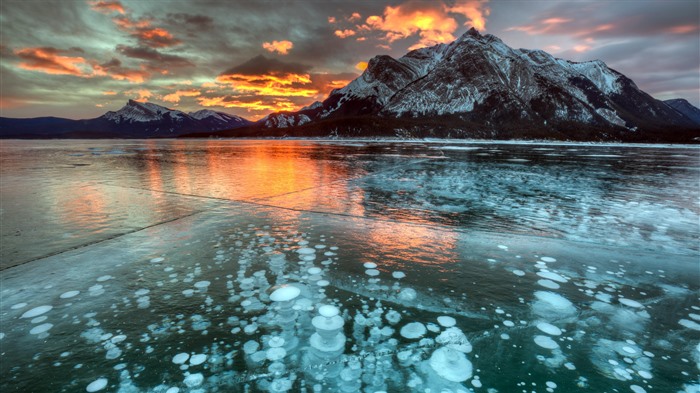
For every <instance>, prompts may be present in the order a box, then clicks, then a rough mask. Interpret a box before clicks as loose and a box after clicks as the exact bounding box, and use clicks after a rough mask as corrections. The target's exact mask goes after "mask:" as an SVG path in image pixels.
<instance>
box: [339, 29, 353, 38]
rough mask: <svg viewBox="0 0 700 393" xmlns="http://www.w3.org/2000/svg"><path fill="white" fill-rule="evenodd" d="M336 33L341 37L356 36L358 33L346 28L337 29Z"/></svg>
mask: <svg viewBox="0 0 700 393" xmlns="http://www.w3.org/2000/svg"><path fill="white" fill-rule="evenodd" d="M334 34H335V35H336V36H337V37H340V38H348V37H351V36H354V35H355V34H357V33H355V32H354V31H352V30H350V29H345V30H336V31H335V33H334Z"/></svg>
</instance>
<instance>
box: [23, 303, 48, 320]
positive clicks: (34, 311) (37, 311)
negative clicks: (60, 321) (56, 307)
mask: <svg viewBox="0 0 700 393" xmlns="http://www.w3.org/2000/svg"><path fill="white" fill-rule="evenodd" d="M51 309H53V306H39V307H34V308H32V309H31V310H29V311H27V312H25V313H24V314H22V317H21V318H34V317H37V316H39V315H41V314H45V313H47V312H49V311H51Z"/></svg>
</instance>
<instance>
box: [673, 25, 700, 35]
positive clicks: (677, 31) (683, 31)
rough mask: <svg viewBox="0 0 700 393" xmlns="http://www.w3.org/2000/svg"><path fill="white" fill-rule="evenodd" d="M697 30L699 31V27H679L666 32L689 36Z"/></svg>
mask: <svg viewBox="0 0 700 393" xmlns="http://www.w3.org/2000/svg"><path fill="white" fill-rule="evenodd" d="M698 30H700V26H698V25H681V26H673V27H671V28H669V29H668V32H669V33H672V34H689V33H694V32H696V31H698Z"/></svg>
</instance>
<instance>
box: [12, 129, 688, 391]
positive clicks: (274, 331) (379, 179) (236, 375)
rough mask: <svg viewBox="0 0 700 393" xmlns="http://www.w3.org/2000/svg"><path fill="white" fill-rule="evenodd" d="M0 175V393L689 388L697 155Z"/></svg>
mask: <svg viewBox="0 0 700 393" xmlns="http://www.w3.org/2000/svg"><path fill="white" fill-rule="evenodd" d="M0 170H1V175H2V177H1V182H0V205H1V206H0V220H1V225H0V231H1V235H2V247H0V268H1V269H2V274H1V277H0V284H1V285H0V294H1V302H0V316H1V318H2V319H1V320H0V321H1V322H0V391H2V392H84V391H100V392H121V393H137V392H157V393H176V392H182V393H184V392H193V393H202V392H247V391H251V392H257V391H271V392H284V391H293V392H308V393H311V392H316V391H319V392H356V391H363V392H378V391H387V392H425V391H426V389H430V390H429V391H430V392H448V391H452V392H460V391H462V392H472V391H473V392H488V393H493V392H575V391H586V392H633V393H640V392H698V389H700V292H699V291H700V204H699V196H700V149H699V148H697V147H688V146H661V145H658V146H654V145H649V146H638V145H635V146H620V145H589V144H556V145H552V144H534V143H499V142H490V143H489V142H478V143H477V142H444V141H443V142H439V141H431V142H372V143H370V142H362V141H354V142H340V141H220V140H147V141H94V140H92V141H2V142H1V144H0ZM324 305H325V306H330V307H323V306H324Z"/></svg>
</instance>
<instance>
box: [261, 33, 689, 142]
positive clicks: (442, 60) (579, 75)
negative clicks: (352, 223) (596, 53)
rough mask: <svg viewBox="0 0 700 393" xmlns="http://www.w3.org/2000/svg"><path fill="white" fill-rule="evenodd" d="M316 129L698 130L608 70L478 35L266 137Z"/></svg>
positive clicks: (281, 118) (372, 73)
mask: <svg viewBox="0 0 700 393" xmlns="http://www.w3.org/2000/svg"><path fill="white" fill-rule="evenodd" d="M350 119H353V121H350ZM314 124H316V125H317V126H320V125H323V127H326V129H327V130H328V132H335V133H340V134H350V135H352V134H357V135H368V134H371V133H372V132H382V133H385V134H386V133H387V130H386V129H384V130H377V129H376V128H377V127H388V128H389V129H390V130H389V131H390V132H389V134H396V135H397V136H452V137H495V138H499V137H505V138H518V137H524V138H528V137H542V138H553V139H586V140H606V139H610V140H620V139H622V140H625V139H630V140H636V139H645V138H646V137H649V136H650V135H652V134H653V135H657V134H659V133H664V132H675V131H674V130H678V132H683V133H684V135H685V134H686V133H688V132H689V133H690V134H693V132H694V131H693V130H696V131H697V128H698V126H697V124H696V123H695V122H694V121H693V120H692V119H690V118H689V117H688V116H687V114H686V112H683V111H679V110H676V109H674V108H673V107H671V106H669V105H668V104H667V103H664V102H662V101H659V100H656V99H654V98H653V97H651V96H650V95H649V94H647V93H645V92H643V91H642V90H640V89H639V88H638V87H637V86H636V85H635V84H634V82H633V81H632V80H630V79H629V78H627V77H626V76H624V75H622V74H621V73H619V72H617V71H615V70H613V69H611V68H609V67H608V66H607V65H605V63H603V62H602V61H599V60H594V61H589V62H583V63H576V62H571V61H567V60H563V59H558V58H555V57H553V56H552V55H550V54H548V53H546V52H544V51H541V50H527V49H513V48H511V47H509V46H507V45H506V44H504V43H503V42H502V41H501V40H500V39H498V38H497V37H495V36H493V35H490V34H487V35H481V34H480V33H479V32H477V31H476V30H474V29H471V30H469V31H468V32H466V33H465V34H464V35H463V36H461V37H460V38H458V39H457V40H456V41H454V42H452V43H450V44H440V45H436V46H433V47H429V48H421V49H417V50H414V51H411V52H409V53H408V54H406V55H405V56H403V57H401V58H399V59H393V58H391V57H389V56H385V55H383V56H376V57H374V58H373V59H371V60H370V61H369V64H368V67H367V69H366V70H365V71H364V72H363V73H362V75H361V76H360V77H358V78H357V79H355V80H353V81H352V82H351V83H350V84H348V85H347V86H345V87H343V88H341V89H337V90H334V91H333V92H332V93H331V94H330V95H329V96H328V98H327V99H326V100H324V101H323V102H322V103H315V104H314V105H311V106H309V107H307V108H305V109H303V110H301V111H299V112H282V113H275V114H271V115H269V116H267V117H266V118H264V119H263V120H262V121H261V122H260V124H259V126H258V127H259V128H258V131H257V133H258V134H260V135H264V134H265V132H266V131H265V130H264V129H266V130H267V133H268V134H273V135H279V134H282V133H287V134H290V135H295V134H297V133H298V132H302V134H303V131H298V130H296V129H297V128H299V126H303V128H305V129H307V130H314V129H315V128H316V127H314V126H313V125H314ZM285 129H288V131H285ZM293 129H294V130H293ZM280 130H282V131H280ZM314 132H316V131H314ZM318 132H321V133H323V132H322V131H320V130H319V131H318ZM249 133H250V132H249ZM252 133H256V132H252ZM642 134H644V135H642ZM694 135H696V136H697V135H698V133H697V132H695V134H694ZM388 136H389V135H388ZM691 136H692V135H691Z"/></svg>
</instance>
